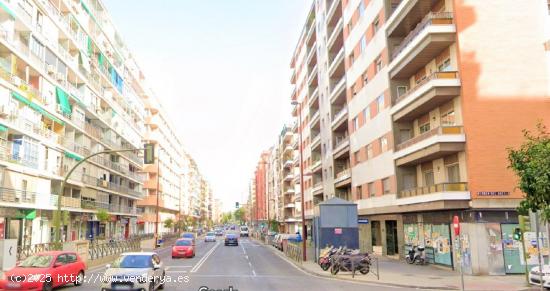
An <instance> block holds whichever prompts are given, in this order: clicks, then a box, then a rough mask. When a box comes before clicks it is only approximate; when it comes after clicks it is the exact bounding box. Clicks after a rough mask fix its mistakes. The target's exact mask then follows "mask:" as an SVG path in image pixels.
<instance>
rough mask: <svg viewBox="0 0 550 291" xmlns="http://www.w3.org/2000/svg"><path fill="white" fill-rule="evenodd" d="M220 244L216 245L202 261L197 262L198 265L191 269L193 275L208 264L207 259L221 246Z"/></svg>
mask: <svg viewBox="0 0 550 291" xmlns="http://www.w3.org/2000/svg"><path fill="white" fill-rule="evenodd" d="M219 245H220V244H219V243H216V244H215V245H214V246H213V247H212V248H211V249H210V250H209V251H208V252H207V253H206V254H205V255H204V257H202V258H201V259H200V261H198V262H197V264H196V265H195V266H194V267H193V269H191V273H195V272H197V271H198V270H199V268H200V267H201V266H202V264H204V262H206V259H208V257H209V256H210V255H211V254H212V253H213V252H214V250H216V248H217V247H218V246H219Z"/></svg>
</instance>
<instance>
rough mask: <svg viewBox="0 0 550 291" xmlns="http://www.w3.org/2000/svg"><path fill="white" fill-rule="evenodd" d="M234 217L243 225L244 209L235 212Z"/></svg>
mask: <svg viewBox="0 0 550 291" xmlns="http://www.w3.org/2000/svg"><path fill="white" fill-rule="evenodd" d="M233 217H234V218H235V220H236V221H237V222H239V223H243V222H244V218H245V217H244V209H243V208H242V207H241V208H239V209H237V210H235V212H233Z"/></svg>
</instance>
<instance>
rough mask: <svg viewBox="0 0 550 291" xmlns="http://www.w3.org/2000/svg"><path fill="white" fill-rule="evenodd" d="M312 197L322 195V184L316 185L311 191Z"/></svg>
mask: <svg viewBox="0 0 550 291" xmlns="http://www.w3.org/2000/svg"><path fill="white" fill-rule="evenodd" d="M311 192H312V194H313V195H320V194H323V182H319V183H316V184H315V185H314V186H313V188H312V189H311Z"/></svg>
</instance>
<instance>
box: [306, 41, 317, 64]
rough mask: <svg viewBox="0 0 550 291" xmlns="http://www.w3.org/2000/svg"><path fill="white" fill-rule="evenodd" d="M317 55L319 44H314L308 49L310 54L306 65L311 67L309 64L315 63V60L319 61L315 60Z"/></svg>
mask: <svg viewBox="0 0 550 291" xmlns="http://www.w3.org/2000/svg"><path fill="white" fill-rule="evenodd" d="M316 55H317V42H314V43H313V45H312V46H311V47H310V48H308V53H307V57H306V64H307V65H308V66H309V64H310V63H311V61H313V60H314V59H315V61H317V59H316V58H314V56H316Z"/></svg>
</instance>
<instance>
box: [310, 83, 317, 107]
mask: <svg viewBox="0 0 550 291" xmlns="http://www.w3.org/2000/svg"><path fill="white" fill-rule="evenodd" d="M318 100H319V87H317V88H315V90H313V93H311V95H310V96H309V100H308V105H309V107H312V105H313V104H315V103H318V102H317V101H318Z"/></svg>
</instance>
